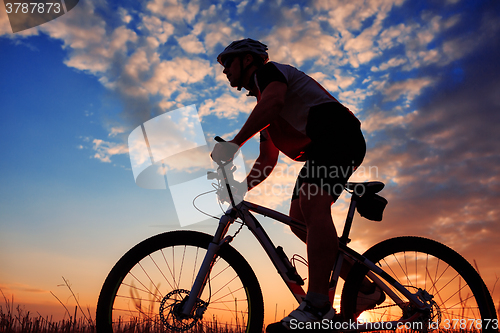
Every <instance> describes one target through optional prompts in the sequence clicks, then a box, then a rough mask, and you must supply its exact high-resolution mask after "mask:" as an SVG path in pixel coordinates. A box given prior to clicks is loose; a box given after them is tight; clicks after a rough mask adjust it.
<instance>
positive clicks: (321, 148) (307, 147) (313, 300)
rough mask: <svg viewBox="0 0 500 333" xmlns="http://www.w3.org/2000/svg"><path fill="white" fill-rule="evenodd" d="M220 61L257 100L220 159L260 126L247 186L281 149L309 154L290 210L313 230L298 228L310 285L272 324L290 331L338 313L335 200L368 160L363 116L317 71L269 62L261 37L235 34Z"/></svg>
mask: <svg viewBox="0 0 500 333" xmlns="http://www.w3.org/2000/svg"><path fill="white" fill-rule="evenodd" d="M217 60H218V62H219V63H220V64H221V65H222V66H223V67H224V70H223V73H224V74H225V75H226V76H227V78H228V80H229V83H230V85H231V86H232V87H235V88H237V89H238V90H241V88H242V87H243V88H245V89H246V90H248V92H249V96H255V97H256V98H257V104H256V106H255V107H254V109H253V110H252V112H251V113H250V115H249V117H248V119H247V121H246V122H245V124H244V125H243V127H242V128H241V130H240V131H239V132H238V134H236V136H235V137H234V138H233V139H232V140H231V141H229V143H230V144H221V143H218V144H216V145H215V147H214V149H213V152H212V157H213V159H214V160H222V161H227V160H229V159H231V158H232V157H233V156H234V154H235V152H236V151H237V150H238V149H239V148H240V147H241V146H242V145H243V144H244V143H245V142H246V141H247V140H248V139H250V138H251V137H253V136H254V135H255V134H257V133H260V154H259V157H258V158H257V160H256V162H255V164H254V165H253V167H252V169H251V171H250V172H249V174H248V176H247V179H246V183H247V184H248V188H247V190H251V189H252V188H254V187H255V186H257V185H258V184H260V183H261V182H262V181H263V180H264V179H266V178H267V177H268V176H269V174H270V173H271V171H272V170H273V168H274V166H275V165H276V163H277V161H278V154H279V152H280V151H281V152H282V153H284V154H285V155H287V156H288V157H290V158H291V159H293V160H296V161H305V164H304V166H303V168H302V169H301V171H300V173H299V176H298V178H297V181H296V184H295V188H294V191H293V195H292V199H291V204H290V216H291V217H293V218H295V219H297V220H299V221H303V222H304V223H305V224H306V228H307V234H305V233H303V232H300V231H298V230H294V229H292V231H293V232H294V233H295V235H297V236H298V237H299V238H300V239H301V240H302V241H304V242H305V243H306V244H307V256H308V263H309V279H308V292H307V295H306V297H305V300H304V301H303V302H302V303H301V304H300V306H299V307H298V308H297V309H296V310H294V311H292V312H291V313H290V314H289V315H288V316H287V317H285V318H284V319H282V320H281V321H280V322H278V323H274V324H271V325H269V326H268V327H267V329H266V331H267V332H282V331H284V332H286V331H288V330H290V329H291V327H290V322H291V321H294V320H295V321H301V322H315V321H322V320H323V319H328V320H331V319H333V318H334V316H335V314H336V311H335V309H333V308H332V305H331V304H330V302H329V297H328V289H329V286H328V284H329V278H330V274H331V270H332V267H333V265H334V262H335V258H336V257H337V252H338V238H337V232H336V230H335V226H334V224H333V220H332V216H331V205H332V204H333V203H334V202H335V201H336V200H337V199H338V197H339V195H340V194H341V193H342V190H343V188H344V185H345V184H346V183H347V180H348V179H349V177H350V176H351V174H352V173H353V172H354V171H355V169H356V168H357V167H358V166H359V165H360V164H361V162H362V161H363V159H364V156H365V153H366V143H365V140H364V137H363V134H362V132H361V129H360V125H361V123H360V121H359V120H358V119H357V118H356V117H355V116H354V114H353V113H352V112H351V111H349V109H347V108H346V107H344V106H343V105H342V104H340V103H339V101H337V99H335V98H334V97H333V96H332V95H330V94H329V93H328V92H327V91H326V90H325V89H324V88H323V87H322V86H321V85H320V84H318V83H317V82H316V81H315V80H313V79H312V78H311V77H309V76H308V75H306V74H305V73H303V72H301V71H299V70H298V69H296V68H294V67H292V66H289V65H283V64H279V63H276V62H270V61H268V60H269V58H268V53H267V46H266V45H264V44H262V43H260V42H259V41H256V40H253V39H250V38H247V39H243V40H238V41H234V42H232V43H231V44H230V45H229V46H227V47H226V48H225V49H224V51H223V52H222V53H220V54H219V56H218V57H217ZM243 184H244V183H243ZM342 275H343V277H344V275H345V274H342ZM370 289H371V290H370ZM365 291H366V295H369V296H371V298H370V299H371V300H370V302H371V304H366V305H365V306H366V307H367V308H369V307H373V306H375V305H376V304H380V303H381V302H382V301H383V298H384V297H385V296H384V294H383V293H382V292H381V291H380V289H377V288H375V286H371V285H367V286H366V290H364V291H363V292H365ZM294 331H295V330H294Z"/></svg>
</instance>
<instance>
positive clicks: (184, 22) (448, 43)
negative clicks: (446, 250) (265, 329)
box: [0, 0, 500, 311]
mask: <svg viewBox="0 0 500 333" xmlns="http://www.w3.org/2000/svg"><path fill="white" fill-rule="evenodd" d="M499 16H500V4H499V3H498V1H486V0H483V1H465V0H440V1H437V0H436V1H418V2H416V1H408V0H406V1H404V0H354V1H327V0H317V1H286V2H285V1H241V2H239V1H220V2H214V1H202V0H200V1H177V0H152V1H141V2H136V1H120V2H114V1H80V3H79V4H78V5H77V6H76V7H75V8H74V9H73V10H71V11H70V12H69V13H68V14H66V15H64V16H62V17H60V18H57V19H55V20H53V21H51V22H48V23H45V24H43V25H41V26H39V27H36V28H32V29H28V30H25V31H23V32H20V33H16V34H13V33H12V30H11V28H10V26H9V22H8V19H7V16H6V13H5V11H4V10H3V6H2V9H0V75H1V80H0V96H1V104H0V112H1V115H2V121H1V122H0V126H1V129H2V130H1V131H0V143H1V145H0V152H1V158H0V170H1V174H0V177H1V184H2V185H1V187H0V249H1V252H0V253H1V255H0V267H1V269H0V288H1V289H2V291H3V292H4V293H6V294H7V295H11V294H13V295H15V297H16V299H17V300H18V301H19V302H20V303H23V304H35V305H33V306H34V307H35V308H36V307H37V306H38V308H37V309H40V307H41V308H44V309H51V311H52V309H55V308H52V307H56V306H57V305H56V304H55V303H56V302H57V301H56V300H54V298H53V297H52V296H51V295H50V293H49V291H52V292H54V293H56V294H58V295H61V296H62V298H64V297H65V296H67V290H65V289H64V288H62V287H58V285H59V284H61V283H62V279H61V276H65V278H67V279H68V280H70V281H71V282H72V284H73V288H74V289H76V290H77V291H79V295H80V297H81V299H82V301H83V303H84V304H88V305H89V306H90V307H93V306H94V305H95V301H96V298H97V294H98V291H99V288H100V285H101V284H102V282H103V280H104V278H105V276H106V274H107V272H108V271H109V269H110V268H111V266H112V265H113V264H114V262H116V260H117V259H118V258H119V256H120V255H121V254H123V253H124V252H125V251H126V250H127V249H128V248H130V247H131V246H132V245H133V244H135V243H137V242H139V241H140V240H142V239H144V238H146V237H148V236H151V235H154V234H156V233H158V232H162V231H166V230H173V229H177V228H180V226H179V224H178V222H177V221H176V219H175V218H173V217H172V216H175V214H174V213H175V210H174V208H173V204H172V198H171V196H170V194H169V193H168V191H159V190H146V189H142V188H140V187H138V186H137V185H135V183H134V178H133V174H132V170H131V167H130V161H129V158H128V149H127V137H128V135H129V134H130V132H131V131H132V130H133V129H134V128H136V127H137V126H139V125H140V124H142V123H144V122H145V121H147V120H149V119H152V118H153V117H155V116H158V115H161V114H163V113H164V112H167V111H171V110H175V109H177V108H179V107H182V106H186V105H191V104H195V105H196V107H197V109H198V112H199V116H200V119H201V120H202V125H203V128H204V131H205V134H206V138H207V140H209V142H212V141H211V140H212V137H213V136H215V135H221V136H222V135H225V136H226V137H227V138H231V137H232V136H233V135H234V134H235V133H236V131H237V130H238V128H239V127H241V125H242V124H243V122H244V120H245V119H246V117H247V116H248V114H249V112H250V111H251V110H252V106H253V105H254V104H255V100H254V99H253V98H250V97H246V96H245V93H244V92H237V91H236V90H232V89H231V88H230V87H229V84H228V82H227V79H226V78H225V76H224V75H223V74H222V68H221V67H220V65H219V64H218V63H217V62H216V56H217V54H218V53H219V52H220V51H222V50H223V48H224V47H225V46H226V45H227V44H229V43H230V42H231V41H233V40H236V39H241V38H246V37H251V38H255V39H259V40H261V41H262V42H264V43H266V44H267V45H268V46H269V49H270V51H269V53H270V58H271V60H274V61H278V62H282V63H288V64H291V65H294V66H297V67H298V68H300V69H301V70H303V71H304V72H306V73H308V74H310V75H312V76H313V77H314V78H315V79H316V80H317V81H319V82H320V83H321V84H323V85H324V86H325V88H327V89H328V90H329V91H330V92H331V93H332V94H333V95H334V96H335V97H336V98H337V99H339V101H340V102H341V103H343V104H344V105H346V106H348V107H349V108H350V109H351V110H352V111H353V112H354V113H355V114H356V115H357V116H358V117H359V119H360V120H361V121H362V124H363V125H362V129H363V132H364V134H365V137H366V139H367V143H368V149H369V151H368V154H367V157H366V159H365V162H364V166H365V169H364V170H365V171H366V172H365V173H362V172H358V174H357V175H355V176H353V177H354V178H353V179H356V180H368V179H370V180H373V179H378V180H381V181H384V182H386V183H387V188H386V189H385V190H384V192H383V194H384V196H386V197H387V198H388V199H389V202H390V204H389V206H388V208H387V211H386V213H385V218H384V221H383V222H382V223H380V224H377V223H372V222H368V221H366V220H362V219H358V221H359V222H357V223H359V227H358V228H357V229H356V225H355V229H354V231H353V239H355V241H354V242H353V243H354V246H355V247H357V248H359V249H360V250H363V249H366V248H367V247H368V246H369V245H370V244H374V243H375V242H377V241H379V240H382V239H384V238H387V237H390V236H396V235H403V234H412V235H420V236H425V237H430V238H434V239H437V240H439V241H442V242H444V243H446V244H448V245H449V246H451V247H453V248H455V249H456V250H458V251H459V252H460V253H462V254H463V255H464V256H465V257H466V258H467V259H468V260H470V261H473V260H475V261H476V262H477V263H478V266H479V268H480V270H481V274H482V275H483V277H484V279H485V280H486V282H487V284H488V286H489V287H490V288H491V287H492V286H493V284H494V282H495V279H496V276H497V275H498V274H499V270H498V266H497V264H496V262H497V261H496V258H498V256H499V255H500V247H499V246H498V244H497V239H498V238H499V237H500V225H499V223H498V221H499V214H500V210H499V208H498V202H499V197H500V179H499V177H498V174H499V165H500V163H499V162H500V156H499V148H498V142H499V139H500V137H499V134H498V130H497V128H498V125H499V124H500V122H499V121H500V116H499V112H498V110H499V107H500V81H499V79H498V73H499V72H500V71H499V69H500V65H499V63H498V59H499V58H500V45H499V41H498V38H497V37H496V36H498V34H499V31H500V23H499V22H500V20H499ZM243 152H244V154H245V157H246V159H247V162H248V163H251V161H252V160H253V159H255V158H256V156H257V154H258V151H257V144H256V142H255V141H250V142H249V143H248V144H247V146H245V147H244V149H243ZM370 167H371V168H370ZM299 168H300V164H297V163H295V162H292V161H290V160H288V159H287V158H284V157H282V158H280V161H279V165H278V169H277V171H280V173H279V172H276V174H275V175H274V177H271V178H270V179H269V180H268V181H266V182H267V185H265V186H264V184H263V186H262V187H261V192H260V193H258V194H253V195H252V193H250V194H249V199H251V200H253V201H257V202H265V203H266V204H268V205H270V206H271V207H273V208H277V209H279V210H281V211H283V212H286V211H287V209H288V196H287V195H286V193H285V192H286V189H289V188H290V187H291V186H293V182H294V176H293V174H294V172H296V171H297V170H298V169H299ZM368 171H370V172H368ZM273 190H274V192H273ZM343 208H345V201H344V200H340V202H338V203H337V204H336V205H335V208H334V210H333V214H334V217H335V220H336V224H337V226H338V227H339V226H340V225H341V221H342V218H341V216H342V214H343V213H342V209H343ZM214 226H215V224H214V223H211V222H207V223H202V224H200V225H196V226H193V227H194V228H198V229H200V230H203V231H205V232H211V231H212V228H214ZM270 233H271V235H272V237H273V239H276V242H277V243H280V241H278V240H283V241H282V242H281V243H284V242H286V243H287V244H289V246H290V248H291V249H290V250H289V251H287V252H293V251H297V252H301V251H303V248H302V247H301V245H300V243H299V242H295V240H292V237H293V236H291V235H290V234H289V232H286V231H284V228H283V227H281V226H278V225H272V224H270ZM285 237H286V238H285ZM243 248H245V246H243ZM243 250H244V249H243ZM243 252H244V251H243ZM259 260H260V259H259V258H255V259H254V261H255V262H256V263H257V265H259V264H260V261H259ZM262 265H264V264H262ZM254 266H255V265H254ZM257 270H259V269H257ZM497 289H498V288H497ZM264 292H266V290H264ZM494 298H495V301H498V298H499V293H498V290H497V291H496V292H495V294H494ZM65 301H66V302H70V301H71V300H66V299H65ZM37 304H38V305H37ZM40 304H41V305H40ZM30 306H31V305H30ZM280 306H282V305H280ZM287 306H288V304H287ZM283 307H284V305H283ZM39 311H42V310H39ZM54 311H55V310H54Z"/></svg>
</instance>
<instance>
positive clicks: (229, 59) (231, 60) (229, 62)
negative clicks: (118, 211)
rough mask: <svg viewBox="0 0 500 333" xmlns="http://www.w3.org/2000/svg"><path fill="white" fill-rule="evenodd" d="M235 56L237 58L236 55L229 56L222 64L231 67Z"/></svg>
mask: <svg viewBox="0 0 500 333" xmlns="http://www.w3.org/2000/svg"><path fill="white" fill-rule="evenodd" d="M234 58H236V57H235V56H229V57H227V58H226V60H224V63H223V64H222V66H224V68H228V67H230V66H231V64H232V63H233V60H234Z"/></svg>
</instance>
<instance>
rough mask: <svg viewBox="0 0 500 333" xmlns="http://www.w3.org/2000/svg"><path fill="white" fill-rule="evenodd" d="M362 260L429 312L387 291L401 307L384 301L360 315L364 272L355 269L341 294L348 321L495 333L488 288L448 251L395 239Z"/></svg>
mask: <svg viewBox="0 0 500 333" xmlns="http://www.w3.org/2000/svg"><path fill="white" fill-rule="evenodd" d="M364 256H365V257H366V258H367V259H369V260H370V261H372V262H373V263H375V264H376V265H377V266H379V267H381V268H382V269H383V270H384V271H385V272H386V273H387V274H388V275H390V277H392V278H393V279H394V280H396V281H397V282H399V283H400V284H402V285H403V286H405V287H406V289H408V290H409V291H410V292H411V293H413V294H418V295H419V298H420V299H421V300H422V301H423V302H424V303H426V304H428V305H429V307H430V309H429V310H428V311H425V312H419V310H417V309H416V308H415V307H413V306H412V304H411V303H410V302H409V301H408V300H407V299H406V298H405V296H403V295H402V294H401V293H400V292H399V291H397V290H396V289H395V288H394V287H392V286H390V285H389V286H390V288H391V290H392V291H393V292H395V294H396V295H398V296H399V298H400V300H401V303H399V304H397V303H396V302H395V301H394V300H393V299H391V297H389V296H388V295H386V299H385V301H384V302H383V303H382V304H379V305H376V306H375V307H374V308H372V309H369V310H366V311H364V312H362V311H360V303H362V302H365V304H366V299H365V300H361V297H363V296H364V294H363V293H360V292H359V289H360V287H361V284H362V281H363V279H364V278H365V276H366V273H367V272H368V269H367V268H366V266H364V265H362V264H359V263H358V264H356V265H354V266H353V269H352V270H351V272H350V273H349V276H348V278H347V280H346V283H345V285H344V289H343V291H342V299H341V307H342V312H343V314H344V317H345V318H346V319H351V320H356V318H357V320H358V321H362V322H388V321H399V320H405V319H408V320H410V321H412V322H413V323H407V324H406V325H402V326H401V328H403V329H407V330H408V329H411V330H417V331H424V332H425V331H432V330H439V331H440V330H443V329H445V330H447V329H449V330H450V331H459V330H462V331H464V330H468V331H476V330H477V331H479V330H482V331H483V332H497V331H498V321H497V316H496V311H495V306H494V304H493V300H492V298H491V296H490V293H489V291H488V289H487V288H486V285H485V284H484V282H483V280H482V279H481V277H480V276H479V274H478V273H477V272H476V270H475V269H474V268H473V267H472V266H471V265H470V264H469V263H468V262H467V260H465V259H464V258H463V257H462V256H460V255H459V254H458V253H456V252H455V251H453V250H452V249H450V248H449V247H447V246H445V245H443V244H440V243H438V242H436V241H433V240H430V239H426V238H420V237H397V238H392V239H388V240H385V241H383V242H380V243H378V244H376V245H374V246H373V247H372V248H370V249H369V250H367V251H366V252H365V254H364ZM389 279H390V278H389ZM386 283H387V282H386ZM415 321H416V322H415Z"/></svg>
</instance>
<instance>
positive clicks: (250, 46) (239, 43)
mask: <svg viewBox="0 0 500 333" xmlns="http://www.w3.org/2000/svg"><path fill="white" fill-rule="evenodd" d="M244 53H253V54H256V55H258V56H260V57H261V58H262V60H263V61H264V63H266V62H267V61H268V60H269V56H268V54H267V45H265V44H262V43H261V42H259V41H257V40H254V39H251V38H246V39H242V40H236V41H234V42H232V43H231V44H229V46H228V47H226V48H225V49H224V51H222V52H221V53H220V54H219V55H218V56H217V61H218V62H219V63H220V64H221V65H224V61H225V60H226V59H227V57H228V56H231V55H237V54H244Z"/></svg>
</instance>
